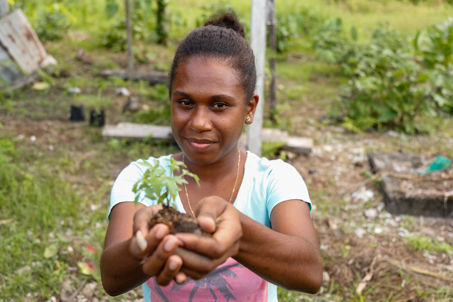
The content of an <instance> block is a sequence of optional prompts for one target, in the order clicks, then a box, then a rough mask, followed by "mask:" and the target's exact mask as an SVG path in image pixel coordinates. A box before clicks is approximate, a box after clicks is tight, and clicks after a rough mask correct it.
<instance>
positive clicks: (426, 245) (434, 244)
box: [407, 236, 453, 254]
mask: <svg viewBox="0 0 453 302" xmlns="http://www.w3.org/2000/svg"><path fill="white" fill-rule="evenodd" d="M407 243H408V244H409V246H410V247H411V248H412V249H413V250H414V251H421V250H426V251H434V252H440V253H448V254H452V253H453V247H452V246H451V245H450V244H448V243H446V242H439V241H438V240H437V239H434V238H430V237H424V236H411V237H408V238H407Z"/></svg>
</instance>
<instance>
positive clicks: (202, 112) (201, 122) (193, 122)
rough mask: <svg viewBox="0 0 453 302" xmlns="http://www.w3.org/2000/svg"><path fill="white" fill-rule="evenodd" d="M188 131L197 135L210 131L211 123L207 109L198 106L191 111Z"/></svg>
mask: <svg viewBox="0 0 453 302" xmlns="http://www.w3.org/2000/svg"><path fill="white" fill-rule="evenodd" d="M189 129H191V130H193V131H195V132H198V133H199V132H204V131H209V130H212V123H211V118H210V114H209V109H208V108H205V107H204V106H198V107H197V108H196V109H195V110H194V111H193V113H192V117H191V119H190V122H189Z"/></svg>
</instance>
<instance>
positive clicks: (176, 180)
mask: <svg viewBox="0 0 453 302" xmlns="http://www.w3.org/2000/svg"><path fill="white" fill-rule="evenodd" d="M168 161H169V162H170V164H169V168H170V176H168V174H167V173H166V170H165V168H164V167H163V166H162V165H160V164H159V161H158V160H157V159H155V160H154V162H153V164H150V163H149V162H143V163H141V164H142V165H143V166H145V167H147V170H146V171H145V173H144V174H143V177H142V178H141V179H139V180H138V181H137V182H136V183H135V185H134V187H133V189H132V191H133V192H134V193H135V199H134V203H135V205H137V204H138V202H139V200H140V199H141V198H148V199H150V200H153V201H157V204H161V205H163V206H164V208H163V209H162V210H160V211H159V212H158V213H157V214H156V215H155V216H154V217H153V219H151V221H150V223H149V224H150V227H153V226H154V225H156V224H158V223H163V224H166V225H167V226H168V228H169V230H170V233H172V234H176V233H193V234H196V235H198V236H210V235H209V234H206V233H204V232H203V231H202V230H201V229H200V227H199V226H198V223H197V220H196V218H194V217H192V216H190V215H188V214H185V213H180V212H178V211H177V210H176V207H175V206H174V201H175V198H176V195H177V194H178V192H179V191H180V190H181V189H180V188H179V187H178V185H183V184H187V183H188V181H187V180H186V179H184V177H185V176H190V177H193V178H194V179H195V181H196V182H197V183H198V185H199V178H198V176H197V175H195V174H193V173H190V172H189V171H187V170H186V169H184V168H186V167H187V166H186V165H185V164H184V163H183V162H181V161H176V160H174V159H173V158H172V159H169V160H168ZM179 171H181V174H180V175H178V176H175V175H174V172H179Z"/></svg>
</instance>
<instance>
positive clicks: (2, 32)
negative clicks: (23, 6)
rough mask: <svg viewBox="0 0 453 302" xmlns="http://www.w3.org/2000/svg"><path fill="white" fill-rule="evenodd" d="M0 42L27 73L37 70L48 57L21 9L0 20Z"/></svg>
mask: <svg viewBox="0 0 453 302" xmlns="http://www.w3.org/2000/svg"><path fill="white" fill-rule="evenodd" d="M0 42H1V43H2V44H3V46H4V47H5V48H6V49H7V50H8V52H9V54H10V55H11V57H12V58H13V59H14V61H16V63H17V64H18V65H19V67H20V68H21V69H22V71H24V72H25V73H27V74H31V73H33V72H34V71H37V70H38V69H39V67H40V65H41V62H43V61H44V60H45V59H46V58H47V53H46V51H45V49H44V47H43V46H42V44H41V42H40V41H39V39H38V37H37V35H36V33H35V31H34V30H33V28H32V27H31V25H30V23H29V22H28V20H27V17H25V15H24V13H23V12H22V10H20V9H18V10H16V11H14V12H12V13H10V14H9V15H7V16H6V17H5V18H3V19H1V20H0Z"/></svg>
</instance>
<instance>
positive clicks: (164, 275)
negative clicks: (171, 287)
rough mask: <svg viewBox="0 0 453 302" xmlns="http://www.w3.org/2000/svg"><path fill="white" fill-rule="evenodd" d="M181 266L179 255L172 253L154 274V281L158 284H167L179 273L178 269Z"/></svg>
mask: <svg viewBox="0 0 453 302" xmlns="http://www.w3.org/2000/svg"><path fill="white" fill-rule="evenodd" d="M181 266H182V259H181V258H180V257H179V256H176V255H172V256H170V257H168V260H167V263H166V265H165V266H164V268H163V269H162V271H161V272H160V274H159V275H157V276H156V282H157V284H159V285H162V286H165V285H168V284H169V283H170V282H171V281H172V280H173V279H175V278H176V276H177V275H178V273H179V270H180V269H181Z"/></svg>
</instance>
